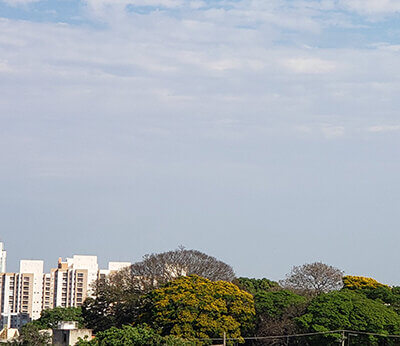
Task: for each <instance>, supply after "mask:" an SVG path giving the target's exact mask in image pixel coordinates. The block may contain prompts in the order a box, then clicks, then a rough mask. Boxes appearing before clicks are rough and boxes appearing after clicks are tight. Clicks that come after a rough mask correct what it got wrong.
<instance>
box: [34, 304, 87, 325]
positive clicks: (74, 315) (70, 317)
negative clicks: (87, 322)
mask: <svg viewBox="0 0 400 346" xmlns="http://www.w3.org/2000/svg"><path fill="white" fill-rule="evenodd" d="M62 321H76V322H78V325H79V326H80V327H82V326H83V324H84V319H83V317H82V310H81V308H79V307H78V308H74V307H68V308H62V307H56V308H54V309H47V310H43V311H42V312H41V314H40V318H39V319H38V320H36V321H33V322H32V323H33V324H35V325H36V326H37V327H38V328H40V329H53V328H57V325H58V323H59V322H62Z"/></svg>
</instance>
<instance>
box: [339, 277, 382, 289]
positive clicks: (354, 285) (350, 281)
mask: <svg viewBox="0 0 400 346" xmlns="http://www.w3.org/2000/svg"><path fill="white" fill-rule="evenodd" d="M343 288H347V289H350V290H360V289H375V288H389V286H388V285H384V284H381V283H380V282H378V281H376V280H375V279H372V278H367V277H364V276H350V275H347V276H344V277H343Z"/></svg>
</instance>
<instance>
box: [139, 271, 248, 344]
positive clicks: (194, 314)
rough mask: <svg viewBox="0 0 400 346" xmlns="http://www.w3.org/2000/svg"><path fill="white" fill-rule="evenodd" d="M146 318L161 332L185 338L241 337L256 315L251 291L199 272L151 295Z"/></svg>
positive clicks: (144, 316)
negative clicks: (198, 274)
mask: <svg viewBox="0 0 400 346" xmlns="http://www.w3.org/2000/svg"><path fill="white" fill-rule="evenodd" d="M146 299H147V304H146V306H145V309H144V311H145V312H144V314H143V316H142V320H143V321H144V322H147V323H149V325H151V326H152V327H153V328H154V329H155V330H156V331H157V332H159V333H160V334H161V335H170V334H171V335H176V336H179V337H182V338H185V339H189V340H193V339H209V338H220V337H221V336H222V335H223V333H224V332H226V335H227V337H228V338H236V339H238V340H241V336H242V333H243V332H245V331H246V330H249V329H250V328H251V326H252V322H253V318H254V315H255V310H254V302H253V297H252V295H251V294H249V293H247V292H245V291H242V290H240V289H239V288H238V287H237V286H236V285H234V284H232V283H230V282H226V281H210V280H207V279H205V278H201V277H199V276H196V275H192V276H187V277H180V278H178V279H176V280H174V281H171V282H169V283H168V284H166V285H165V286H164V287H162V288H159V289H156V290H153V291H152V292H150V293H149V294H148V295H147V297H146Z"/></svg>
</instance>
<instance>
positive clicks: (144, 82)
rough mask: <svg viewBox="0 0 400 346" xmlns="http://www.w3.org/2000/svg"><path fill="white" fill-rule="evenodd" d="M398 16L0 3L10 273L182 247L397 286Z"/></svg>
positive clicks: (0, 209)
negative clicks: (72, 259) (38, 263)
mask: <svg viewBox="0 0 400 346" xmlns="http://www.w3.org/2000/svg"><path fill="white" fill-rule="evenodd" d="M399 15H400V3H399V2H398V1H397V0H379V1H378V0H321V1H317V0H315V1H311V0H310V1H305V0H290V1H289V0H286V1H285V0H270V1H261V0H234V1H232V0H224V1H201V0H146V1H145V0H113V1H111V0H85V1H76V0H52V1H40V0H38V1H29V0H7V1H4V0H3V1H0V125H1V126H0V164H1V167H2V169H1V170H0V184H1V192H2V193H1V195H0V229H1V233H0V238H1V239H2V240H3V241H4V242H5V243H6V247H7V250H8V253H9V269H11V270H16V269H17V263H18V260H19V259H20V258H35V259H44V260H45V261H46V263H47V265H48V267H49V266H50V265H52V264H53V265H55V263H56V260H57V259H58V257H59V256H62V257H67V256H71V255H72V254H97V255H98V256H99V259H100V261H101V263H102V264H103V265H105V263H106V261H108V260H130V261H136V260H139V259H140V258H141V256H142V255H144V254H145V253H149V252H159V251H164V250H169V249H173V248H176V247H177V246H179V245H181V244H182V245H185V246H186V247H188V248H196V249H199V250H201V251H204V252H206V253H209V254H211V255H214V256H216V257H218V258H220V259H222V260H224V261H226V262H227V263H230V264H231V265H232V266H233V267H234V269H235V270H236V272H237V273H238V274H239V275H247V276H256V277H268V278H271V279H280V278H283V277H284V275H285V273H287V272H289V271H290V269H291V267H292V266H293V265H300V264H303V263H307V262H312V261H323V262H325V263H328V264H331V265H334V266H337V267H339V268H341V269H343V270H344V271H345V272H346V273H348V274H357V275H367V276H372V277H375V278H376V279H378V280H381V281H384V282H387V283H392V284H400V282H398V280H397V278H398V277H399V275H400V269H399V268H398V266H395V265H394V263H397V262H398V260H399V258H398V248H397V247H398V245H397V244H399V240H400V235H399V232H398V229H399V226H400V220H399V216H398V215H399V209H400V201H399V197H398V196H399V195H400V194H399V192H400V191H399V190H400V186H399V178H398V177H399V176H400V175H399V173H400V162H399V154H398V152H399V144H400V119H399V115H398V109H400V101H399V100H400V99H399V97H398V93H399V90H400V77H399V76H400V73H399V72H400V59H399V55H400V25H399ZM21 240H23V242H21ZM396 280H397V281H396Z"/></svg>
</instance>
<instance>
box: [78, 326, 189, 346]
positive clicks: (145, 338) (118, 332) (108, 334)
mask: <svg viewBox="0 0 400 346" xmlns="http://www.w3.org/2000/svg"><path fill="white" fill-rule="evenodd" d="M85 345H87V346H89V345H93V346H103V345H104V346H109V345H112V346H162V345H165V346H190V345H193V343H191V342H188V341H185V340H183V339H180V338H177V337H174V336H167V337H162V336H161V335H159V334H157V333H156V332H155V331H154V330H153V329H151V328H149V327H147V326H138V327H132V326H123V327H122V328H116V327H112V328H110V329H108V330H106V331H104V332H99V333H97V335H96V338H95V339H93V340H90V341H89V340H80V341H79V342H78V344H77V346H85Z"/></svg>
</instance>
